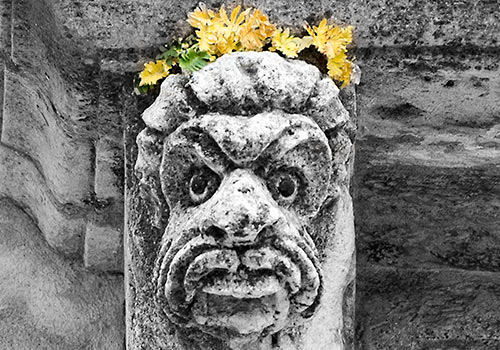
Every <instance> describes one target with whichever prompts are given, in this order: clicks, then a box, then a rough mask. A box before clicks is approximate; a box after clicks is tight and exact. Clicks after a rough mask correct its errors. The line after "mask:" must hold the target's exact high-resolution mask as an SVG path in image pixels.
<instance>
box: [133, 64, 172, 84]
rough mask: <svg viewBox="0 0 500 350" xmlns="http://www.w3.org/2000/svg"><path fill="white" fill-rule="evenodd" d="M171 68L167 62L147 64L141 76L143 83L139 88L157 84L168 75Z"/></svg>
mask: <svg viewBox="0 0 500 350" xmlns="http://www.w3.org/2000/svg"><path fill="white" fill-rule="evenodd" d="M170 68H172V67H171V66H169V65H168V64H167V62H166V61H165V60H157V61H156V62H148V63H145V64H144V70H143V71H142V72H141V74H140V78H141V82H140V83H139V86H143V85H154V84H156V82H157V81H158V80H160V79H162V78H165V77H166V76H167V75H168V71H169V70H170Z"/></svg>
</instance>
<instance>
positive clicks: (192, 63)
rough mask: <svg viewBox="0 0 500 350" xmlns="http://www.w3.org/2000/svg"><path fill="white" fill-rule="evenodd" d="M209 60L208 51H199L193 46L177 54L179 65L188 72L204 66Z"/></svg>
mask: <svg viewBox="0 0 500 350" xmlns="http://www.w3.org/2000/svg"><path fill="white" fill-rule="evenodd" d="M209 60H210V55H209V54H208V52H205V51H199V50H197V49H195V48H192V47H191V48H189V49H187V50H184V51H183V52H182V53H181V54H180V55H179V66H180V67H181V68H182V69H185V70H187V71H190V72H194V71H197V70H200V69H202V68H203V67H205V66H206V65H207V64H208V62H209Z"/></svg>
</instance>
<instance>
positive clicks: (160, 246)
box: [125, 52, 355, 350]
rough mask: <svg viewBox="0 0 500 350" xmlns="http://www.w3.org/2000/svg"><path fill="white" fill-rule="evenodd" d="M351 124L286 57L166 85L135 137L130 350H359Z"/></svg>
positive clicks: (258, 57)
mask: <svg viewBox="0 0 500 350" xmlns="http://www.w3.org/2000/svg"><path fill="white" fill-rule="evenodd" d="M295 80H297V81H295ZM214 86H217V88H216V89H214ZM187 87H189V90H187V89H188V88H187ZM182 92H184V93H182ZM187 92H190V93H187ZM343 98H344V99H345V101H346V103H347V105H348V106H350V108H349V110H350V111H354V108H352V106H353V103H354V102H353V101H354V100H353V98H354V96H353V94H352V93H351V94H344V97H343ZM185 105H187V106H189V107H190V108H180V107H179V106H185ZM179 111H180V112H181V113H179ZM351 118H354V115H350V114H349V112H348V111H347V110H346V109H345V108H344V107H343V105H342V103H341V101H340V99H339V89H338V88H337V87H336V86H335V84H334V83H333V82H332V81H331V79H330V78H329V77H327V76H325V75H322V74H321V73H320V72H319V70H318V69H317V68H316V67H314V66H311V65H308V64H306V63H305V62H301V61H292V60H287V59H284V58H282V57H280V56H279V55H277V54H276V53H270V52H245V53H233V54H230V55H226V56H224V57H222V58H220V59H218V60H217V61H215V62H214V63H212V64H210V65H208V66H207V67H205V68H203V69H202V70H200V71H198V72H195V73H193V74H192V75H185V76H170V77H167V78H166V80H165V81H164V82H163V83H162V88H161V92H160V96H159V97H158V98H157V99H156V101H155V102H154V103H153V104H152V105H151V106H150V107H149V108H147V109H146V110H145V111H144V115H143V120H144V122H145V123H146V129H144V130H143V131H141V132H140V133H139V135H138V136H137V138H136V134H135V133H131V134H130V135H129V136H128V137H127V140H128V141H127V142H128V143H130V142H131V141H130V140H135V139H136V140H137V146H136V147H137V148H135V147H130V146H129V147H127V151H128V152H130V153H129V154H128V157H129V158H128V160H127V162H128V170H127V185H128V188H127V195H126V197H127V202H126V216H127V232H126V237H127V238H126V268H125V273H126V276H127V280H128V281H129V283H128V284H127V286H126V288H127V291H128V292H127V293H128V299H127V313H128V318H127V333H128V334H127V342H128V347H129V348H130V349H137V350H139V349H172V350H173V349H194V348H203V349H213V350H229V349H232V350H244V349H245V350H246V349H260V350H267V349H271V348H272V349H287V350H292V349H294V350H299V349H300V350H308V349H313V348H314V349H318V350H332V349H335V350H345V349H351V348H352V345H353V344H352V343H353V331H352V328H350V327H353V307H354V303H353V297H354V290H355V289H354V280H353V279H354V271H355V262H354V231H353V216H352V203H351V197H350V195H349V192H348V186H349V180H350V171H351V170H352V168H351V167H350V164H351V162H352V156H353V144H352V141H353V136H354V135H353V131H354V130H353V125H354V121H353V120H351ZM136 123H137V121H134V119H131V125H130V127H128V128H127V129H128V130H137V129H138V127H137V126H135V124H136ZM332 130H335V132H332ZM136 149H137V151H136ZM129 150H130V151H129ZM334 150H335V154H333V153H334ZM136 152H137V153H136ZM136 154H137V156H136ZM132 166H134V169H133V170H132V168H131V167H132ZM160 185H161V186H160ZM160 198H163V202H162V200H160ZM158 211H160V212H161V213H160V214H162V215H157V213H158ZM158 216H160V218H159V219H157V218H158ZM158 223H159V224H158Z"/></svg>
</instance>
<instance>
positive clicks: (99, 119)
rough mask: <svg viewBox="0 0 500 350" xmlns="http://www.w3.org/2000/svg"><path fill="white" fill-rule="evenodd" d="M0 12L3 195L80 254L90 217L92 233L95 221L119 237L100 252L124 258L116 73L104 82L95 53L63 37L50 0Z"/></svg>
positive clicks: (70, 252)
mask: <svg viewBox="0 0 500 350" xmlns="http://www.w3.org/2000/svg"><path fill="white" fill-rule="evenodd" d="M2 11H3V17H2V18H3V21H2V43H3V45H2V50H3V53H4V55H3V57H4V58H5V62H4V63H5V65H4V69H3V76H2V79H3V85H4V86H5V90H4V91H3V99H2V101H3V104H2V105H3V110H2V116H1V124H0V144H2V145H6V147H4V146H1V147H2V155H3V156H4V158H5V157H7V158H8V159H10V160H9V162H8V164H9V165H11V167H10V168H7V169H2V170H3V171H4V173H5V175H6V176H11V177H10V178H7V179H6V180H5V181H4V182H3V183H2V184H0V193H2V195H6V196H9V197H10V198H13V199H14V200H16V202H18V203H19V204H20V205H22V206H23V207H24V208H26V209H27V210H28V211H29V212H30V213H31V214H33V218H34V219H35V220H36V221H37V223H38V224H39V228H40V229H41V230H42V232H43V233H44V236H45V237H46V238H47V241H48V242H49V244H51V245H52V246H53V247H54V248H56V249H58V250H59V251H60V252H61V253H63V254H65V255H66V256H68V257H71V258H74V259H76V260H79V261H80V262H83V255H84V250H85V246H84V241H85V232H86V229H85V226H86V223H87V222H91V224H90V227H89V228H88V229H87V231H88V232H93V231H92V230H93V228H97V227H96V225H97V224H99V225H100V227H99V228H97V229H98V230H100V232H101V233H102V232H107V233H109V234H110V236H109V237H107V238H106V240H107V242H108V246H109V243H110V242H111V240H113V239H114V240H115V241H114V243H113V244H112V245H113V247H114V249H112V250H111V251H110V252H109V254H107V253H106V252H105V251H101V253H103V254H104V255H105V256H107V257H106V259H108V260H109V258H110V257H111V256H115V259H116V261H115V262H114V265H115V266H121V265H122V262H121V255H120V254H118V255H117V253H116V250H118V251H119V250H120V249H119V247H120V246H121V245H122V242H121V238H120V236H121V232H122V226H123V219H122V216H123V214H122V213H123V210H122V205H123V204H122V203H123V200H122V184H121V182H122V181H123V179H122V177H123V176H122V175H121V174H122V173H123V170H122V166H121V163H122V155H121V152H122V151H121V147H122V146H121V145H120V141H121V137H122V135H121V132H120V127H119V125H120V124H121V122H120V118H119V115H118V113H116V108H115V109H114V110H113V105H115V106H116V105H117V104H118V98H117V95H116V93H114V94H113V93H105V92H104V90H106V88H111V86H112V83H111V82H112V81H113V80H112V79H109V74H108V73H103V74H102V75H106V82H105V83H103V82H102V81H99V78H98V75H97V72H98V70H99V67H97V62H96V60H95V59H93V58H89V57H87V58H86V57H84V54H83V52H84V49H83V48H82V47H80V46H79V44H80V43H79V42H77V41H72V40H70V38H68V37H66V36H65V35H64V33H63V32H62V31H61V28H60V27H58V25H57V19H56V18H55V17H54V15H53V11H52V7H51V4H50V2H48V1H47V2H45V1H28V0H26V1H15V2H12V3H10V4H7V3H6V4H3V7H2ZM87 54H88V55H91V54H92V51H90V53H87ZM115 84H116V83H115ZM114 88H115V89H116V86H115V87H114ZM101 89H102V90H103V91H101ZM101 115H102V116H101ZM113 116H114V120H113V118H112V117H113ZM14 159H16V160H14ZM30 163H31V164H30ZM6 164H7V160H6ZM52 221H53V222H52ZM93 239H95V237H94V238H93ZM86 247H87V248H89V249H90V247H95V245H87V246H86ZM103 247H104V245H103V246H101V249H102V248H103ZM95 253H96V252H92V251H90V252H85V256H86V258H88V257H90V256H97V255H96V254H95ZM87 260H88V259H87ZM85 263H86V264H87V265H88V263H89V261H86V262H85ZM93 265H94V266H97V265H99V263H98V262H97V261H96V262H95V264H93ZM101 266H102V265H101ZM113 270H116V269H113Z"/></svg>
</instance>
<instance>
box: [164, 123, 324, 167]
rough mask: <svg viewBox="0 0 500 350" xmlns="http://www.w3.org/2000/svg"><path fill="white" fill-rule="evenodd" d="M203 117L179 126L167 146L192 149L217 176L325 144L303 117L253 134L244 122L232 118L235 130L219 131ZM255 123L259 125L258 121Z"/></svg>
mask: <svg viewBox="0 0 500 350" xmlns="http://www.w3.org/2000/svg"><path fill="white" fill-rule="evenodd" d="M206 117H207V118H206V119H201V120H192V121H191V122H188V123H187V124H185V125H183V126H181V127H180V128H179V129H177V130H176V131H174V133H173V134H171V135H170V136H169V137H168V141H167V144H168V145H170V147H171V148H172V150H173V149H176V148H177V149H185V150H187V149H191V150H193V151H194V152H193V154H194V155H195V156H196V157H197V158H198V159H199V160H201V161H202V162H203V163H205V164H206V165H207V166H208V167H210V168H211V169H212V170H213V171H215V172H217V173H219V174H222V173H224V172H226V171H227V170H228V169H232V168H235V167H237V166H249V165H250V164H251V163H255V162H258V161H259V160H260V159H264V158H265V159H279V158H280V157H282V156H283V155H284V154H287V153H288V152H290V151H291V150H293V149H295V148H296V147H298V146H300V145H302V144H305V143H311V142H314V143H318V142H319V143H324V144H326V145H328V139H327V137H326V135H325V134H324V133H323V131H322V130H321V129H320V128H319V127H318V126H317V125H316V124H315V123H314V122H313V121H312V120H310V119H309V118H308V117H305V116H297V115H296V116H293V117H292V118H290V117H287V118H282V120H281V121H280V122H276V123H275V124H269V125H262V128H260V129H257V130H256V132H255V133H248V132H247V131H254V130H255V129H253V128H249V129H246V128H245V127H243V126H246V125H245V124H246V123H241V120H240V121H237V120H234V119H232V121H234V123H235V124H232V125H233V126H235V128H231V127H230V128H228V129H224V128H222V129H221V128H217V127H218V126H222V125H223V124H224V122H223V124H222V125H221V124H219V123H218V122H220V121H221V119H215V120H214V119H212V117H214V115H206ZM217 117H218V118H224V116H217ZM266 117H267V116H266ZM280 117H281V116H270V118H280ZM231 118H234V117H231ZM247 122H248V120H247ZM257 122H259V123H260V121H259V120H257ZM238 125H239V126H238ZM221 130H222V132H221ZM245 132H247V133H246V134H245ZM238 134H240V135H238Z"/></svg>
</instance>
